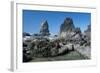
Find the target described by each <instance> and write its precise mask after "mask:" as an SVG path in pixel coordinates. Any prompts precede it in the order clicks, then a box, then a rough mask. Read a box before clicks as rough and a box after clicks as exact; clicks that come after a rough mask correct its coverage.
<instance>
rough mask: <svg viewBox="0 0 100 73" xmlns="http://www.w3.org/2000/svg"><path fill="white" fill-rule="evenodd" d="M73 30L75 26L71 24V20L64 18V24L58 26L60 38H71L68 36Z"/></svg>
mask: <svg viewBox="0 0 100 73" xmlns="http://www.w3.org/2000/svg"><path fill="white" fill-rule="evenodd" d="M74 30H75V26H74V24H73V20H72V18H69V17H68V18H66V19H65V20H64V22H63V23H62V24H61V26H60V37H63V38H65V37H71V36H70V35H72V34H73V31H74Z"/></svg>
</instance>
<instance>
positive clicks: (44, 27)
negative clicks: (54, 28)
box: [40, 21, 50, 36]
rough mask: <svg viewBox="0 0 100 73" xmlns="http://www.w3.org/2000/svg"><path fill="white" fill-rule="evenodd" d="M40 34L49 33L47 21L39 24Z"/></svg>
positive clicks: (46, 34)
mask: <svg viewBox="0 0 100 73" xmlns="http://www.w3.org/2000/svg"><path fill="white" fill-rule="evenodd" d="M40 34H41V35H42V36H49V35H50V33H49V26H48V22H47V21H44V22H43V23H42V24H41V28H40Z"/></svg>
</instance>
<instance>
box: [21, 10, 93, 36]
mask: <svg viewBox="0 0 100 73" xmlns="http://www.w3.org/2000/svg"><path fill="white" fill-rule="evenodd" d="M66 17H71V18H72V19H73V23H74V26H75V27H80V29H81V30H82V32H83V31H84V30H86V29H87V26H88V25H89V24H91V13H82V12H81V13H79V12H58V11H37V10H23V18H22V19H23V32H28V33H30V34H34V33H39V32H40V26H41V23H42V22H43V21H45V20H47V22H48V24H49V31H50V33H51V34H56V35H57V34H58V33H59V31H60V26H61V24H62V23H63V22H64V20H65V18H66Z"/></svg>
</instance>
